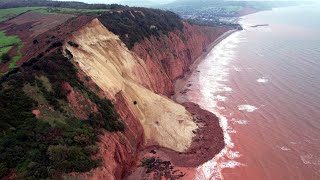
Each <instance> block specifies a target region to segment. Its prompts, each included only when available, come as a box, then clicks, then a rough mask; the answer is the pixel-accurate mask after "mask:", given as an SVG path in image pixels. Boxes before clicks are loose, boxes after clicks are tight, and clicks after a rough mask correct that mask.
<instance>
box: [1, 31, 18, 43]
mask: <svg viewBox="0 0 320 180" xmlns="http://www.w3.org/2000/svg"><path fill="white" fill-rule="evenodd" d="M0 39H1V41H0V47H4V46H10V45H13V44H18V43H20V39H19V38H18V37H16V36H7V35H6V34H5V33H4V32H3V31H0Z"/></svg>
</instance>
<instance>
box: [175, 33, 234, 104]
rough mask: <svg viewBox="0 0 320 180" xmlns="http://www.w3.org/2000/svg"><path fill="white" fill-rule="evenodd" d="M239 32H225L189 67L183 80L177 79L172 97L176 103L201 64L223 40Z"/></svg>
mask: <svg viewBox="0 0 320 180" xmlns="http://www.w3.org/2000/svg"><path fill="white" fill-rule="evenodd" d="M237 31H239V30H236V29H233V30H229V31H227V32H225V33H224V34H222V35H221V36H220V37H219V38H218V39H216V40H215V41H214V42H212V43H211V44H210V45H209V46H208V47H207V48H206V51H205V52H204V53H203V54H202V55H201V56H200V57H198V58H197V59H196V60H195V61H194V63H193V64H192V65H191V66H190V67H189V70H188V71H187V72H186V73H185V74H184V76H183V77H182V78H179V79H177V80H176V81H175V82H174V88H175V94H174V95H173V96H172V97H171V99H173V100H174V101H177V97H178V96H179V95H180V94H181V93H183V92H181V90H182V89H183V87H184V86H186V84H187V82H188V79H189V78H190V76H191V74H192V73H193V72H194V71H195V69H196V68H197V67H198V65H199V63H200V62H201V61H202V60H203V59H204V58H205V57H206V56H207V55H208V54H209V53H210V51H211V50H212V49H213V48H214V47H215V46H216V45H218V44H219V43H220V42H221V41H222V40H224V39H225V38H227V37H228V36H230V35H231V34H233V33H235V32H237Z"/></svg>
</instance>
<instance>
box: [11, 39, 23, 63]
mask: <svg viewBox="0 0 320 180" xmlns="http://www.w3.org/2000/svg"><path fill="white" fill-rule="evenodd" d="M22 48H23V44H19V45H18V50H17V53H16V55H15V56H14V57H13V58H12V61H11V62H10V64H9V66H8V68H9V69H13V68H16V64H17V62H18V61H19V60H20V59H21V58H22V52H21V50H22Z"/></svg>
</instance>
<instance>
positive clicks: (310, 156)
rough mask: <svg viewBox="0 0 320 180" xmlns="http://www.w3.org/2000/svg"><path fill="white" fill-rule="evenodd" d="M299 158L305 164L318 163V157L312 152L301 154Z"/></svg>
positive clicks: (319, 162) (319, 160)
mask: <svg viewBox="0 0 320 180" xmlns="http://www.w3.org/2000/svg"><path fill="white" fill-rule="evenodd" d="M300 159H301V161H302V162H303V164H306V165H320V158H318V157H316V156H315V155H313V154H307V155H302V156H300Z"/></svg>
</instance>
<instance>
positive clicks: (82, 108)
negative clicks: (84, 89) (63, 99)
mask: <svg viewBox="0 0 320 180" xmlns="http://www.w3.org/2000/svg"><path fill="white" fill-rule="evenodd" d="M61 87H62V91H63V92H64V93H65V94H66V96H67V99H68V102H69V103H70V105H71V107H72V109H73V111H74V113H75V115H76V116H77V117H78V118H79V119H82V120H87V119H88V118H89V115H90V113H93V112H98V108H97V105H96V104H94V103H93V102H91V101H90V100H89V99H88V98H85V97H84V96H83V95H82V93H81V92H80V91H79V90H74V89H73V87H72V86H71V85H70V84H69V83H68V82H64V83H62V85H61Z"/></svg>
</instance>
